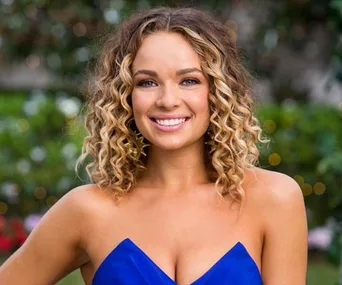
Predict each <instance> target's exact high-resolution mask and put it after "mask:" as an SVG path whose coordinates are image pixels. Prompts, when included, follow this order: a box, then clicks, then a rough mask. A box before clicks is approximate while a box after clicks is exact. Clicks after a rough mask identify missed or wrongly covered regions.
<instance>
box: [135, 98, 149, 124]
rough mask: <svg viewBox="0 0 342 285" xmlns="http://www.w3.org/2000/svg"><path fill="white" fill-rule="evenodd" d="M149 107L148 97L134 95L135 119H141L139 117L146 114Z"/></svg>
mask: <svg viewBox="0 0 342 285" xmlns="http://www.w3.org/2000/svg"><path fill="white" fill-rule="evenodd" d="M148 105H149V102H148V100H147V98H146V96H145V97H144V96H141V95H140V94H139V93H138V92H133V93H132V110H133V116H134V118H135V119H139V115H140V114H143V113H145V112H146V110H147V109H148Z"/></svg>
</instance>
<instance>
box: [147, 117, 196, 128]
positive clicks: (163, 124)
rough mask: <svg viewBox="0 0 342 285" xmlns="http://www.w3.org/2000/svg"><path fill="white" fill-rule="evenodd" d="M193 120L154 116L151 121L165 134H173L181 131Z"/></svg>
mask: <svg viewBox="0 0 342 285" xmlns="http://www.w3.org/2000/svg"><path fill="white" fill-rule="evenodd" d="M190 119H191V116H187V115H185V116H184V115H182V116H179V115H177V116H175V115H168V116H153V117H150V120H151V121H152V122H153V124H154V125H155V126H156V127H157V128H158V129H159V130H161V131H163V132H173V131H176V130H179V129H180V128H182V127H183V125H184V124H185V123H187V122H188V121H189V120H190Z"/></svg>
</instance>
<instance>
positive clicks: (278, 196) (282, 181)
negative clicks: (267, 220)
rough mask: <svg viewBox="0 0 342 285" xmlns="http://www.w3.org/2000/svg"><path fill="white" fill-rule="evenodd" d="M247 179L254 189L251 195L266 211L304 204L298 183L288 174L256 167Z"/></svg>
mask: <svg viewBox="0 0 342 285" xmlns="http://www.w3.org/2000/svg"><path fill="white" fill-rule="evenodd" d="M246 178H247V179H246V180H247V184H248V186H249V188H251V189H252V190H250V192H251V193H250V195H253V198H254V200H255V201H257V202H258V204H259V205H260V206H262V207H263V208H265V209H279V210H281V208H279V207H285V208H286V207H291V204H292V205H294V204H293V203H297V204H302V203H303V202H304V199H303V194H302V191H301V188H300V187H299V185H298V183H297V182H296V181H295V180H294V179H293V178H292V177H290V176H288V175H286V174H283V173H279V172H276V171H270V170H265V169H261V168H258V167H254V168H252V169H249V170H248V171H247V173H246ZM290 202H291V203H290ZM289 203H290V204H289Z"/></svg>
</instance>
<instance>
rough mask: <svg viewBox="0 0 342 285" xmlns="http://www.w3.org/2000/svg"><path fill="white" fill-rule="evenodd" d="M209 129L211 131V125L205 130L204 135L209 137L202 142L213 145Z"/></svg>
mask: <svg viewBox="0 0 342 285" xmlns="http://www.w3.org/2000/svg"><path fill="white" fill-rule="evenodd" d="M210 131H211V126H209V127H208V129H207V132H206V135H207V137H208V138H209V140H206V141H205V142H204V144H206V145H211V146H213V145H214V140H213V139H212V135H211V134H210Z"/></svg>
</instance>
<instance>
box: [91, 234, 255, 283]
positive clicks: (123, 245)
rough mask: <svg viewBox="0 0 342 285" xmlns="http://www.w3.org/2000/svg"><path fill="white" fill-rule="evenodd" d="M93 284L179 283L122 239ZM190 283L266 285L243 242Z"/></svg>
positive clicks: (98, 271) (96, 274) (129, 241)
mask: <svg viewBox="0 0 342 285" xmlns="http://www.w3.org/2000/svg"><path fill="white" fill-rule="evenodd" d="M92 285H177V283H176V282H175V281H174V280H172V279H171V278H170V277H169V276H168V275H167V274H166V273H165V272H164V271H163V270H161V269H160V268H159V267H158V266H157V265H156V264H155V263H154V262H153V261H152V260H151V259H150V258H149V257H148V256H147V255H146V254H145V253H144V252H143V251H142V250H141V249H140V248H139V247H138V246H137V245H136V244H135V243H134V242H133V241H132V240H130V239H129V238H126V239H124V240H123V241H122V242H120V243H119V244H118V245H117V246H116V247H115V248H114V249H113V250H112V251H111V252H110V253H109V254H108V256H107V257H106V258H105V259H104V260H103V261H102V263H101V265H100V266H99V268H98V269H97V270H96V272H95V275H94V278H93V281H92ZM190 285H262V278H261V274H260V272H259V269H258V267H257V265H256V264H255V262H254V260H253V259H252V257H251V256H250V255H249V253H248V251H247V250H246V248H245V247H244V246H243V244H242V243H241V242H238V243H236V244H235V245H234V246H233V248H231V249H230V250H229V251H228V252H227V253H226V254H224V255H223V256H222V257H221V258H220V259H219V260H218V261H217V262H216V263H215V264H214V265H213V266H212V267H211V268H210V269H209V270H208V271H207V272H206V273H204V274H203V275H202V276H201V277H199V278H198V279H197V280H196V281H194V282H193V283H191V284H190Z"/></svg>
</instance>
